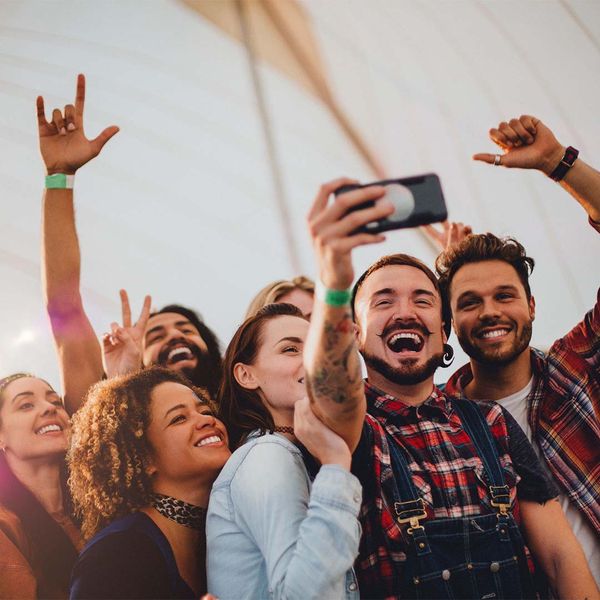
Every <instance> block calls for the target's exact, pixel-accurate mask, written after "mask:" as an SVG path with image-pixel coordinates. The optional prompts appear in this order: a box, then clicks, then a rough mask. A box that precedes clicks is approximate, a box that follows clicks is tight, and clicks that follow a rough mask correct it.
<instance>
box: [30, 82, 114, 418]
mask: <svg viewBox="0 0 600 600" xmlns="http://www.w3.org/2000/svg"><path fill="white" fill-rule="evenodd" d="M84 102H85V78H84V76H83V75H79V76H78V77H77V93H76V98H75V105H73V104H68V105H67V106H65V108H64V112H63V111H61V110H60V109H58V108H55V109H54V111H53V113H52V119H51V121H49V122H48V121H47V120H46V116H45V111H44V99H43V98H42V97H41V96H39V97H38V99H37V118H38V130H39V140H40V151H41V153H42V158H43V160H44V164H45V166H46V171H47V174H48V175H55V174H65V175H74V174H75V172H76V171H77V169H79V167H81V166H83V165H84V164H85V163H87V162H88V161H90V160H91V159H92V158H94V157H95V156H97V155H98V154H99V153H100V151H101V150H102V147H103V146H104V144H105V143H106V142H107V141H108V140H109V139H110V138H111V137H112V136H113V135H115V133H117V131H118V130H119V129H118V127H115V126H112V127H108V128H106V129H105V130H104V131H103V132H102V133H101V134H100V135H99V136H98V137H97V138H95V139H93V140H88V139H87V138H86V137H85V133H84V131H83V108H84ZM58 185H61V183H60V182H59V183H58ZM80 264H81V258H80V253H79V242H78V240H77V233H76V230H75V211H74V207H73V190H72V189H67V188H65V187H62V188H54V189H46V190H45V191H44V198H43V216H42V281H43V289H44V296H45V301H46V310H47V311H48V315H49V317H50V323H51V326H52V333H53V335H54V341H55V344H56V349H57V353H58V359H59V366H60V372H61V379H62V385H63V391H64V393H65V405H66V407H67V410H69V412H71V413H73V412H75V410H77V408H78V407H79V405H80V403H81V401H82V399H83V397H84V396H85V394H86V392H87V390H88V389H89V387H90V386H91V385H92V384H94V383H95V382H96V381H99V380H100V379H101V378H102V355H101V351H100V344H99V342H98V339H97V337H96V334H95V333H94V330H93V329H92V326H91V324H90V321H89V319H88V317H87V315H86V314H85V311H84V308H83V304H82V300H81V293H80Z"/></svg>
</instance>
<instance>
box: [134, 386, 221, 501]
mask: <svg viewBox="0 0 600 600" xmlns="http://www.w3.org/2000/svg"><path fill="white" fill-rule="evenodd" d="M146 435H147V438H148V442H149V443H150V447H151V450H152V460H151V463H152V465H151V472H152V475H153V488H154V490H155V491H160V492H161V493H167V494H170V495H175V496H177V490H178V489H183V488H185V487H186V485H187V484H189V483H192V484H194V485H196V484H198V485H204V486H210V485H212V482H213V481H214V480H215V479H216V477H217V475H218V474H219V472H220V471H221V469H222V467H223V465H224V464H225V462H226V461H227V459H228V458H229V457H230V456H231V452H230V451H229V446H228V438H227V431H226V429H225V426H224V425H223V423H221V421H219V420H218V419H217V418H216V417H215V415H214V414H213V412H212V410H211V408H210V407H209V406H208V405H207V404H205V403H204V402H203V400H201V399H200V398H199V397H198V396H197V395H196V394H195V393H194V391H193V390H192V389H191V388H189V387H187V386H185V385H182V384H181V383H175V382H163V383H161V384H159V385H157V386H156V387H155V388H154V389H153V390H152V393H151V404H150V424H149V425H148V428H147V431H146Z"/></svg>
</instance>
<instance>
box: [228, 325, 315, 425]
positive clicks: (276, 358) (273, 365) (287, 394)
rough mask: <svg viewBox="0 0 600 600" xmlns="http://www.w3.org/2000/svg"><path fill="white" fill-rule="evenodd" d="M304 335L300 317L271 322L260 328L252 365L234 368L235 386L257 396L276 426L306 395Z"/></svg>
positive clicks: (285, 419) (306, 330)
mask: <svg viewBox="0 0 600 600" xmlns="http://www.w3.org/2000/svg"><path fill="white" fill-rule="evenodd" d="M307 333H308V321H306V320H304V319H302V318H301V317H294V316H291V315H281V316H277V317H274V318H271V319H269V320H268V321H266V322H265V323H264V325H263V327H262V331H261V333H260V342H259V349H258V353H257V356H256V360H255V361H254V363H253V364H251V365H244V364H242V363H237V365H235V367H234V375H235V378H236V380H237V381H238V383H239V384H240V385H241V386H243V387H245V388H247V389H253V390H256V391H257V392H258V393H259V394H260V397H261V399H262V401H263V403H264V404H265V406H266V407H267V409H268V410H269V412H270V413H271V415H272V416H273V419H274V421H275V423H276V424H281V423H283V422H284V421H285V424H287V421H289V417H290V415H293V412H294V404H295V403H296V402H297V401H298V400H300V399H301V398H303V397H304V396H305V395H306V389H305V387H304V365H303V363H302V352H303V350H304V341H305V340H306V335H307Z"/></svg>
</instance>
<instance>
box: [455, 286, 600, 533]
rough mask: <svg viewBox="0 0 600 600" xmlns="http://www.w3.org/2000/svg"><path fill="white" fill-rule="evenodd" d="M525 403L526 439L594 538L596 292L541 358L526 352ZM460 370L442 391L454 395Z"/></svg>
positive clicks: (598, 509) (598, 518)
mask: <svg viewBox="0 0 600 600" xmlns="http://www.w3.org/2000/svg"><path fill="white" fill-rule="evenodd" d="M531 366H532V368H533V374H534V383H533V387H532V389H531V392H530V394H529V396H528V397H527V400H526V401H527V402H528V403H529V411H528V421H529V426H530V427H531V432H532V437H533V439H534V440H535V441H536V443H537V444H538V445H539V447H540V449H541V451H542V453H543V455H544V457H545V459H546V462H547V463H548V465H549V467H550V470H551V471H552V473H553V475H554V478H555V480H556V481H557V482H558V483H559V485H560V486H561V487H562V489H563V490H564V491H565V492H566V493H567V495H568V497H569V499H570V500H571V501H572V502H574V503H575V505H576V506H577V507H578V508H579V510H580V511H581V512H582V513H583V515H584V516H585V517H586V518H587V519H588V521H589V522H590V524H591V525H592V527H593V528H594V529H595V530H596V531H597V532H598V533H599V534H600V422H599V419H600V290H598V298H597V301H596V305H595V306H594V308H593V309H592V310H591V311H590V312H588V313H587V314H586V315H585V317H584V319H583V321H581V322H580V323H578V324H577V325H576V326H575V327H574V328H573V329H572V330H571V331H569V333H567V335H565V336H564V337H562V338H560V339H559V340H556V342H554V344H552V347H551V348H550V350H549V351H548V354H544V353H543V352H540V351H539V350H536V349H534V348H532V349H531ZM472 377H473V374H472V372H471V366H470V365H468V364H467V365H465V366H464V367H462V368H461V369H459V370H458V371H457V372H456V373H455V374H454V375H453V376H452V378H451V379H450V381H448V383H447V384H446V387H445V391H446V392H447V393H449V394H452V395H458V396H460V395H461V393H462V390H463V389H464V387H465V386H466V385H467V384H468V383H469V381H470V380H471V379H472Z"/></svg>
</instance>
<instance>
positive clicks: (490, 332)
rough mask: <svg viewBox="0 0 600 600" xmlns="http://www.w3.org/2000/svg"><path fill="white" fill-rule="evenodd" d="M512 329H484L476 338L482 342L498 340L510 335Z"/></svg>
mask: <svg viewBox="0 0 600 600" xmlns="http://www.w3.org/2000/svg"><path fill="white" fill-rule="evenodd" d="M511 329H512V328H511V327H506V326H504V327H494V328H493V329H491V328H489V329H482V330H479V331H478V332H477V333H476V334H475V337H477V338H479V339H480V340H496V339H499V338H503V337H504V336H506V335H508V334H509V333H510V331H511Z"/></svg>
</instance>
